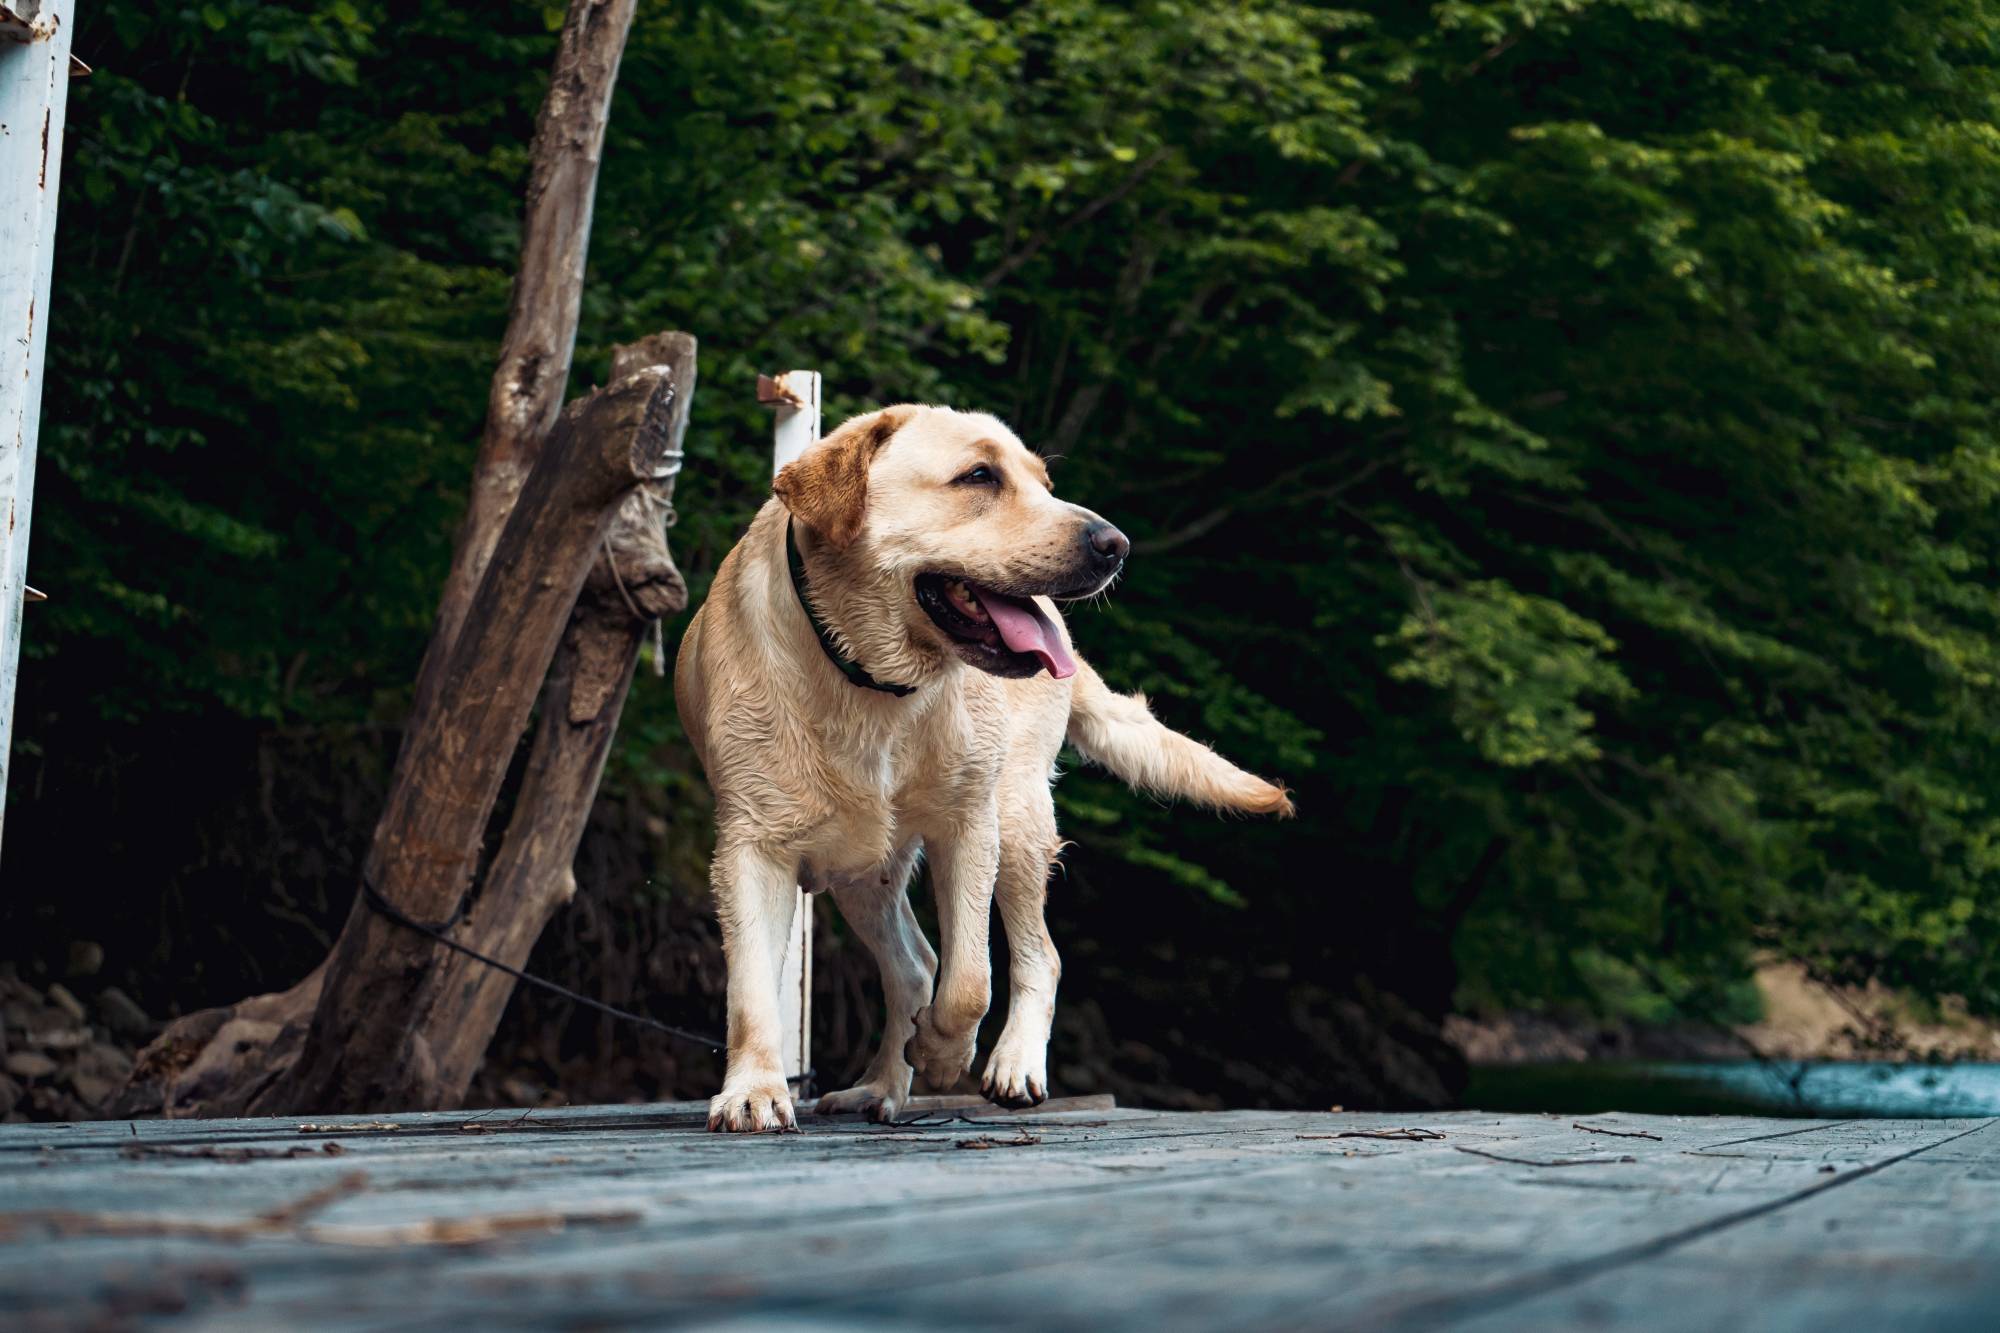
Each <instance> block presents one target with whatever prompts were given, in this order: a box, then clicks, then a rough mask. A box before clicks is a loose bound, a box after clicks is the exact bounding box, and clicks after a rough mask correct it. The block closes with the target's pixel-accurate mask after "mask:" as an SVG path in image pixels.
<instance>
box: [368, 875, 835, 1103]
mask: <svg viewBox="0 0 2000 1333" xmlns="http://www.w3.org/2000/svg"><path fill="white" fill-rule="evenodd" d="M361 900H362V901H363V902H365V903H367V904H368V906H369V907H370V908H371V909H373V910H374V911H375V912H376V913H377V914H379V915H380V916H382V917H384V918H386V919H388V920H390V921H393V922H395V923H396V924H397V925H399V926H401V927H403V928H404V929H405V930H414V931H416V932H417V933H418V934H419V935H424V936H427V937H429V938H430V939H432V940H435V941H436V942H437V943H439V944H442V945H443V946H444V947H445V948H447V949H452V950H456V951H457V952H459V953H462V954H464V955H465V956H466V957H467V958H470V959H472V960H473V961H474V962H479V963H484V964H486V966H488V967H490V968H492V969H494V970H495V971H498V972H505V973H506V974H507V975H508V976H510V977H512V978H514V980H516V981H525V982H527V983H528V984H529V985H530V986H539V987H541V988H542V989H543V990H545V991H548V992H549V993H550V994H552V995H560V996H562V997H563V998H564V999H565V1000H569V1001H571V1002H573V1003H575V1004H580V1005H582V1006H584V1007H585V1008H586V1009H595V1010H597V1011H598V1012H599V1013H603V1014H609V1015H610V1016H611V1017H613V1018H621V1019H623V1020H625V1021H626V1022H627V1023H637V1024H638V1025H639V1026H640V1027H647V1028H652V1029H653V1030H654V1031H655V1032H663V1033H665V1034H666V1035H667V1036H669V1037H675V1038H678V1039H679V1040H681V1041H685V1042H691V1043H693V1044H694V1045H696V1046H705V1047H707V1048H708V1049H709V1050H710V1051H712V1052H714V1053H715V1054H717V1055H720V1054H722V1052H723V1049H724V1043H723V1041H722V1040H721V1039H720V1038H718V1037H711V1036H709V1035H708V1034H707V1033H703V1032H694V1031H691V1030H689V1029H687V1028H677V1027H675V1026H674V1025H673V1024H671V1023H662V1022H661V1021H660V1020H659V1019H657V1018H648V1017H646V1015H644V1014H635V1013H633V1012H632V1011H631V1010H629V1009H620V1008H619V1007H618V1006H617V1005H614V1004H606V1003H604V1001H602V1000H593V999H591V998H590V997H589V996H588V995H582V994H579V993H578V992H576V991H573V990H571V989H570V988H569V987H567V986H563V985H559V984H557V983H556V982H553V981H549V980H546V979H545V978H542V977H538V976H536V975H535V974H534V973H532V972H523V971H522V970H521V969H520V968H518V967H512V966H509V965H508V964H506V963H503V962H501V961H500V960H499V959H497V958H489V957H487V956H486V955H485V954H483V953H481V952H479V950H477V949H475V948H473V947H471V946H470V945H466V944H460V943H459V942H458V941H457V940H455V939H453V938H451V936H449V935H447V934H445V932H446V931H447V930H450V929H451V928H452V927H453V926H455V925H457V924H458V923H459V922H460V921H462V920H463V919H464V918H465V908H466V903H465V900H464V899H460V900H459V904H458V910H457V911H455V912H453V913H452V914H451V917H450V919H449V920H447V921H445V922H444V923H443V924H442V925H436V926H433V925H428V924H426V923H424V922H422V921H418V920H416V919H414V918H412V917H409V916H406V915H404V913H403V912H402V911H401V909H399V908H398V907H397V906H396V905H395V904H394V903H392V902H390V901H389V900H388V899H387V898H384V897H383V896H382V892H381V890H379V889H377V888H376V887H375V884H374V881H373V880H371V879H370V878H369V877H368V876H367V875H366V874H365V873H364V874H363V875H362V876H361ZM815 1072H816V1071H814V1070H811V1069H808V1070H806V1071H805V1072H804V1073H803V1074H793V1075H790V1076H789V1077H787V1078H786V1079H785V1082H787V1083H797V1084H799V1085H800V1087H801V1093H800V1095H801V1096H803V1095H804V1091H803V1090H804V1089H805V1088H808V1087H810V1086H811V1085H812V1080H813V1075H814V1073H815Z"/></svg>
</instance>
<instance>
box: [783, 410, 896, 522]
mask: <svg viewBox="0 0 2000 1333" xmlns="http://www.w3.org/2000/svg"><path fill="white" fill-rule="evenodd" d="M909 419H910V409H909V408H907V407H885V408H883V409H882V410H881V411H879V412H870V413H869V414H868V415H866V416H860V417H856V418H854V419H853V420H852V421H849V422H846V423H845V424H843V425H842V426H841V427H840V429H839V430H836V431H835V432H834V433H833V434H831V435H829V436H827V437H826V438H825V439H822V440H820V441H819V442H818V443H817V444H814V445H812V446H811V447H810V448H808V449H807V450H806V451H805V452H804V453H803V454H800V455H799V457H798V459H797V460H796V461H795V462H791V463H787V464H786V465H785V467H784V470H783V471H781V472H779V473H778V479H777V481H775V482H774V483H772V486H771V489H772V491H773V492H775V493H776V495H777V497H778V498H779V499H780V500H782V501H783V502H784V505H785V508H787V509H789V510H791V511H792V517H794V518H796V519H798V520H799V521H800V522H801V523H803V524H805V525H806V526H807V527H809V528H811V529H812V530H813V531H814V532H815V533H817V534H818V535H819V536H820V538H821V539H822V540H824V541H825V542H826V543H827V544H828V545H830V546H832V547H833V548H834V549H835V550H840V549H842V548H844V547H846V546H847V545H848V544H849V543H850V542H852V541H853V540H854V539H855V537H857V536H858V535H860V532H861V516H862V514H863V513H864V512H865V511H866V510H867V508H868V468H869V465H870V464H872V463H873V462H874V461H875V455H876V454H878V453H880V452H881V451H882V446H883V445H885V444H887V443H888V442H889V437H890V436H892V435H894V434H895V433H896V432H897V431H898V430H900V429H901V428H902V426H903V423H904V422H906V421H908V420H909Z"/></svg>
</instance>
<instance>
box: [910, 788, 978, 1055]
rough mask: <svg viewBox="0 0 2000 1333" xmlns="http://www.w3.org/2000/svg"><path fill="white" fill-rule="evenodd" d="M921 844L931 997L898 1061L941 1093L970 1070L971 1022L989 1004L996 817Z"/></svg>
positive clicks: (934, 834)
mask: <svg viewBox="0 0 2000 1333" xmlns="http://www.w3.org/2000/svg"><path fill="white" fill-rule="evenodd" d="M924 846H925V854H926V856H927V857H928V858H929V860H930V865H931V890H932V892H933V893H934V894H935V895H936V898H937V909H938V954H939V963H938V981H937V995H936V997H935V998H934V999H933V1000H932V1001H931V1003H930V1005H929V1007H927V1008H925V1009H923V1010H921V1011H919V1012H918V1014H917V1022H916V1035H915V1036H913V1037H911V1038H910V1042H909V1045H908V1046H907V1047H906V1048H905V1049H904V1057H905V1058H906V1059H907V1060H909V1062H910V1063H911V1064H912V1065H914V1066H915V1067H916V1070H917V1072H918V1073H920V1074H922V1075H923V1076H924V1079H925V1081H926V1082H928V1083H929V1084H930V1085H931V1086H932V1087H933V1088H936V1089H938V1090H939V1091H942V1090H944V1089H946V1088H949V1087H950V1086H951V1085H952V1084H954V1083H956V1082H957V1081H958V1079H959V1076H960V1075H962V1074H964V1073H965V1072H966V1071H967V1070H969V1069H971V1068H972V1057H973V1054H974V1052H975V1050H976V1048H977V1045H978V1041H979V1020H980V1019H982V1018H984V1017H986V1008H987V1006H988V1005H989V1004H991V1003H992V1000H993V963H992V959H991V957H990V956H989V955H988V952H987V949H988V942H987V939H988V930H989V927H990V924H991V921H992V917H993V880H994V877H995V875H997V874H998V873H999V863H1000V821H999V816H998V812H997V810H996V809H995V808H994V807H992V806H988V807H987V808H986V810H985V812H984V816H983V817H980V816H979V815H977V814H974V815H971V816H969V817H968V818H967V819H966V820H965V822H962V823H958V824H955V825H954V826H952V827H950V828H947V829H943V830H935V831H931V830H927V831H926V832H925V835H924Z"/></svg>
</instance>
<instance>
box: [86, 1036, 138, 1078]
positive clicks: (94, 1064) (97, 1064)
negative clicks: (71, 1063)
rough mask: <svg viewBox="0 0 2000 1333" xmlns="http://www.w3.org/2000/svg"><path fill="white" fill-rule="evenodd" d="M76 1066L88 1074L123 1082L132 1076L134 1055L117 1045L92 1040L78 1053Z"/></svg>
mask: <svg viewBox="0 0 2000 1333" xmlns="http://www.w3.org/2000/svg"><path fill="white" fill-rule="evenodd" d="M76 1067H77V1068H78V1069H80V1070H82V1071H83V1072H84V1073H86V1074H95V1075H97V1076H98V1077H99V1078H108V1079H110V1080H111V1081H112V1082H114V1083H123V1082H124V1081H125V1080H126V1079H128V1078H130V1077H132V1057H131V1056H130V1055H128V1054H127V1053H126V1052H124V1051H123V1050H120V1049H119V1048H118V1047H116V1046H112V1045H108V1044H107V1043H105V1042H101V1041H99V1042H92V1043H91V1044H90V1045H89V1046H86V1047H84V1048H83V1050H82V1051H80V1052H78V1053H77V1057H76Z"/></svg>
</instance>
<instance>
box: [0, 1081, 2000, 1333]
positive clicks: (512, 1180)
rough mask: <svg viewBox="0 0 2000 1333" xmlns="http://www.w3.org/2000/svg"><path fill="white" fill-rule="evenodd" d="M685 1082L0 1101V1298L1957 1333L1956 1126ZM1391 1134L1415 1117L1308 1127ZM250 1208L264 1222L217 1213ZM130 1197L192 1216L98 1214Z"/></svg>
mask: <svg viewBox="0 0 2000 1333" xmlns="http://www.w3.org/2000/svg"><path fill="white" fill-rule="evenodd" d="M703 1109H704V1108H702V1107H700V1106H698V1105H695V1104H681V1105H669V1106H650V1107H592V1108H577V1109H573V1110H565V1111H537V1112H534V1113H533V1114H532V1115H530V1116H527V1117H525V1118H523V1116H522V1113H520V1112H517V1111H502V1112H494V1113H488V1114H485V1115H482V1116H478V1117H473V1116H470V1115H466V1114H463V1113H450V1114H448V1113H428V1114H423V1115H411V1116H392V1117H386V1118H385V1119H383V1120H381V1121H373V1120H364V1121H362V1122H361V1123H362V1124H363V1125H368V1124H379V1123H387V1124H394V1125H397V1126H399V1128H396V1129H393V1130H384V1129H376V1128H359V1129H341V1128H337V1127H335V1128H328V1129H320V1130H316V1131H314V1132H312V1133H301V1132H300V1130H299V1122H298V1121H297V1120H285V1121H273V1120H237V1121H218V1122H211V1123H204V1124H201V1125H190V1124H187V1123H185V1122H159V1121H152V1122H141V1123H138V1124H135V1125H130V1126H128V1125H126V1124H123V1123H111V1124H95V1125H79V1126H9V1127H5V1128H0V1201H4V1202H0V1301H4V1302H5V1305H4V1307H0V1308H7V1309H9V1310H11V1311H16V1312H21V1313H25V1314H28V1315H32V1316H36V1317H39V1318H42V1319H44V1320H45V1321H48V1322H51V1323H56V1322H61V1323H69V1322H82V1321H85V1320H89V1319H93V1318H102V1317H104V1315H105V1314H106V1312H107V1311H111V1310H114V1309H119V1308H127V1309H129V1308H132V1307H134V1306H141V1307H143V1306H144V1305H145V1303H146V1302H148V1301H151V1302H154V1303H156V1304H158V1305H161V1306H165V1305H171V1304H174V1303H176V1302H177V1303H179V1304H180V1305H181V1306H182V1307H183V1308H185V1309H186V1311H187V1312H188V1313H189V1314H190V1315H192V1316H193V1317H194V1319H195V1322H197V1323H198V1325H199V1326H201V1327H204V1328H238V1327H240V1328H246V1329H248V1328H269V1327H276V1326H295V1325H298V1324H301V1323H303V1322H311V1323H312V1324H313V1325H314V1326H315V1327H331V1328H377V1327H384V1326H388V1325H394V1326H396V1327H417V1328H428V1327H438V1326H443V1325H445V1324H448V1323H457V1324H463V1325H472V1326H485V1325H490V1324H500V1323H505V1324H508V1325H510V1326H532V1325H537V1324H562V1325H564V1326H583V1325H591V1326H621V1325H630V1324H648V1325H682V1324H699V1325H701V1326H704V1327H718V1326H722V1327H726V1326H732V1325H734V1326H740V1327H744V1328H751V1327H771V1326H777V1325H791V1326H796V1327H824V1326H846V1327H860V1326H870V1327H908V1328H919V1327H925V1328H927V1327H940V1326H948V1327H973V1328H986V1327H992V1328H1001V1327H1006V1328H1013V1329H1018V1328H1024V1327H1037V1328H1077V1329H1082V1328H1093V1329H1095V1328H1106V1327H1111V1328H1149V1329H1150V1328H1158V1327H1188V1328H1200V1327H1230V1328H1259V1329H1264V1328H1269V1329H1292V1328H1296V1329H1309V1328H1310V1329H1321V1328H1383V1329H1430V1328H1450V1329H1457V1328H1466V1329H1481V1330H1484V1329H1499V1328H1507V1329H1514V1328H1522V1329H1526V1328H1569V1327H1593V1328H1610V1329H1683V1328H1700V1329H1724V1328H1739V1327H1741V1328H1753V1327H1754V1328H1771V1327H1779V1328H1800V1329H1804V1328H1812V1329H1815V1330H1821V1329H1835V1330H1841V1329H1854V1330H1862V1329H1869V1330H1873V1329H1879V1328H1884V1327H1894V1328H1898V1329H1903V1328H1940V1329H1943V1328H1968V1329H1970V1328H1983V1327H1990V1326H1992V1318H1991V1317H1992V1315H1993V1312H1994V1306H1993V1304H1992V1301H1993V1299H1994V1297H1995V1295H1996V1285H1995V1279H1994V1277H1993V1276H1992V1275H1993V1273H1994V1272H1995V1271H1996V1268H2000V1265H1996V1260H2000V1228H1997V1227H1996V1218H2000V1209H1996V1208H1995V1206H1994V1205H1995V1203H1996V1202H2000V1200H1996V1198H1995V1194H1996V1192H2000V1127H1996V1126H1995V1123H1994V1122H1990V1121H1859V1122H1774V1121H1759V1120H1753V1119H1744V1118H1733V1117H1732V1118H1693V1117H1687V1118H1683V1117H1641V1116H1625V1115H1615V1116H1602V1117H1593V1118H1592V1121H1591V1123H1593V1124H1599V1125H1609V1126H1611V1127H1614V1128H1620V1129H1628V1130H1644V1131H1645V1132H1647V1133H1651V1134H1657V1135H1659V1138H1658V1140H1657V1141H1656V1140H1650V1139H1630V1140H1626V1139H1606V1138H1604V1137H1603V1136H1598V1135H1591V1134H1589V1133H1587V1132H1583V1131H1579V1130H1577V1129H1575V1128H1574V1127H1573V1120H1574V1119H1575V1117H1561V1118H1549V1117H1540V1116H1502V1115H1489V1114H1482V1113H1477V1112H1459V1113H1451V1114H1441V1115H1423V1116H1418V1117H1414V1118H1413V1117H1412V1116H1410V1115H1403V1114H1398V1115H1381V1114H1370V1115H1336V1114H1313V1113H1286V1112H1249V1111H1245V1112H1222V1113H1213V1114H1196V1113H1153V1112H1145V1111H1132V1110H1120V1109H1116V1108H1112V1107H1109V1106H1106V1105H1104V1104H1102V1103H1091V1104H1088V1105H1086V1106H1085V1107H1082V1108H1078V1109H1052V1108H1051V1107H1042V1108H1038V1109H1036V1110H1033V1111H1025V1112H1019V1113H1012V1114H1010V1113H1005V1112H1001V1111H998V1110H995V1109H994V1108H991V1107H978V1106H973V1107H966V1106H963V1105H961V1104H957V1103H956V1102H954V1103H950V1104H946V1103H943V1102H941V1101H937V1100H933V1099H920V1100H919V1102H918V1104H917V1105H916V1106H914V1107H913V1108H912V1109H911V1111H910V1113H909V1114H910V1117H911V1118H912V1119H913V1120H916V1121H918V1122H919V1123H914V1124H908V1125H901V1126H892V1127H877V1126H871V1125H865V1124H860V1123H827V1122H818V1121H814V1120H813V1119H811V1118H810V1117H807V1118H806V1121H805V1123H806V1125H807V1127H808V1132H807V1133H805V1134H803V1135H797V1136H790V1135H787V1136H758V1137H747V1138H746V1137H737V1136H719V1135H710V1134H706V1133H704V1132H703V1131H702V1128H701V1124H702V1115H703ZM332 1123H333V1124H334V1125H335V1126H338V1125H341V1124H352V1123H354V1122H353V1121H352V1120H347V1121H338V1120H336V1121H334V1122H332ZM1413 1124H1414V1125H1420V1126H1422V1127H1424V1128H1426V1129H1430V1130H1435V1131H1439V1132H1441V1133H1443V1134H1444V1135H1445V1137H1444V1138H1443V1139H1438V1140H1420V1141H1398V1140H1389V1139H1373V1138H1369V1139H1358V1138H1350V1139H1327V1138H1323V1137H1319V1136H1322V1135H1327V1134H1339V1133H1344V1132H1352V1131H1381V1130H1386V1129H1394V1128H1400V1127H1404V1126H1409V1125H1413ZM1302 1136H1311V1137H1302ZM981 1141H984V1142H985V1144H986V1146H983V1147H982V1146H979V1145H980V1143H981ZM328 1143H335V1144H338V1145H340V1152H339V1154H338V1155H337V1156H329V1155H327V1154H326V1152H325V1145H326V1144H328ZM962 1145H970V1146H962ZM1001 1145H1007V1146H1001ZM1460 1146H1470V1147H1477V1148H1480V1149H1482V1150H1485V1151H1488V1152H1492V1153H1496V1154H1501V1155H1504V1156H1507V1157H1515V1158H1521V1159H1527V1160H1555V1159H1563V1160H1571V1159H1577V1158H1590V1157H1601V1158H1603V1159H1604V1160H1603V1162H1602V1164H1601V1165H1592V1166H1586V1167H1570V1168H1565V1169H1562V1170H1547V1169H1538V1168H1535V1167H1530V1166H1520V1165H1513V1164H1509V1163H1506V1162H1500V1161H1495V1160H1492V1159H1490V1158H1483V1157H1476V1156H1471V1155H1467V1154H1464V1153H1460V1152H1457V1151H1455V1149H1456V1148H1457V1147H1460ZM301 1150H303V1151H301ZM1628 1157H1629V1158H1631V1159H1632V1160H1630V1161H1622V1160H1620V1159H1622V1158H1628ZM1828 1168H1831V1170H1829V1169H1828ZM355 1172H360V1173H362V1174H363V1175H364V1176H365V1177H366V1180H365V1183H364V1184H362V1185H359V1186H353V1185H351V1184H344V1183H343V1182H346V1181H348V1178H349V1177H350V1176H351V1174H352V1173H355ZM321 1191H326V1193H324V1194H322V1193H321ZM317 1200H326V1201H325V1202H315V1201H317ZM287 1210H290V1211H289V1212H288V1211H287ZM269 1216H284V1217H289V1218H291V1219H292V1220H290V1221H287V1222H286V1223H285V1224H284V1225H282V1226H277V1227H265V1226H263V1225H262V1224H259V1225H258V1230H257V1234H256V1235H255V1237H254V1239H248V1240H245V1239H234V1240H232V1239H217V1238H214V1237H215V1236H218V1235H220V1236H227V1235H229V1234H231V1228H232V1227H235V1226H236V1225H237V1224H239V1223H243V1222H245V1220H246V1219H251V1220H254V1219H257V1218H259V1217H269ZM135 1221H138V1222H141V1223H143V1224H144V1225H141V1226H138V1227H136V1228H135V1227H134V1226H133V1223H134V1222H135ZM162 1221H165V1222H176V1223H178V1222H187V1223H199V1224H201V1226H200V1227H197V1228H194V1230H195V1231H197V1232H202V1233H203V1234H193V1235H190V1234H172V1232H173V1228H172V1227H166V1228H159V1227H154V1228H153V1230H154V1231H155V1232H164V1233H165V1234H129V1233H132V1232H134V1231H138V1232H141V1233H143V1232H145V1231H146V1230H147V1228H148V1227H149V1226H152V1224H155V1223H159V1222H162ZM121 1230H122V1231H124V1232H126V1233H128V1234H110V1233H112V1232H117V1231H121ZM204 1235H206V1236H207V1238H204Z"/></svg>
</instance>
